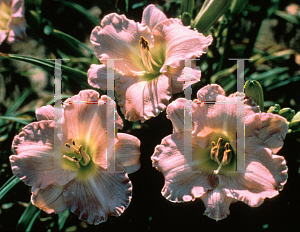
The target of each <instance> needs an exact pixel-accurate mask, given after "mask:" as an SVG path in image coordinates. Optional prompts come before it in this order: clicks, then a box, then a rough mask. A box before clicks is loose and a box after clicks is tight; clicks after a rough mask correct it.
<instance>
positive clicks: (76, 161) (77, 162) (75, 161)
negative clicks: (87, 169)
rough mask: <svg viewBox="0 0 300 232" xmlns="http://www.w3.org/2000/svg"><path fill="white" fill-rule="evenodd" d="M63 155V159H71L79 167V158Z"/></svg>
mask: <svg viewBox="0 0 300 232" xmlns="http://www.w3.org/2000/svg"><path fill="white" fill-rule="evenodd" d="M63 157H64V158H65V159H67V160H69V161H71V162H74V163H76V166H77V167H78V168H80V164H79V160H78V159H77V158H76V157H72V158H71V157H69V156H66V155H64V156H63Z"/></svg>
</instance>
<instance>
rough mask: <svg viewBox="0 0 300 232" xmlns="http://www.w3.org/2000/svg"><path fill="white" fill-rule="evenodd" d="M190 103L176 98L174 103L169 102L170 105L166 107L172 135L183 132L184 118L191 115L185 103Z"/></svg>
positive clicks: (190, 110)
mask: <svg viewBox="0 0 300 232" xmlns="http://www.w3.org/2000/svg"><path fill="white" fill-rule="evenodd" d="M188 101H189V102H190V103H192V101H191V100H186V99H185V98H178V99H176V100H175V101H173V102H171V104H169V105H168V107H167V110H166V112H167V118H168V119H170V120H171V122H172V125H173V128H174V133H175V132H180V131H184V130H185V126H184V117H185V115H186V117H187V115H190V116H191V114H192V109H191V108H190V109H189V108H187V107H186V105H187V102H188Z"/></svg>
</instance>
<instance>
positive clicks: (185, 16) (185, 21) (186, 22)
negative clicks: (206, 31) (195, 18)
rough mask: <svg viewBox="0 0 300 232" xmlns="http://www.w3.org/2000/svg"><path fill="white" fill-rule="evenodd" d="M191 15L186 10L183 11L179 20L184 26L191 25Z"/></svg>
mask: <svg viewBox="0 0 300 232" xmlns="http://www.w3.org/2000/svg"><path fill="white" fill-rule="evenodd" d="M191 19H192V17H191V15H190V14H189V13H187V12H183V13H182V15H181V22H182V24H183V25H184V26H190V25H191Z"/></svg>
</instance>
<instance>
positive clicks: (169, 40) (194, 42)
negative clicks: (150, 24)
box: [152, 19, 212, 73]
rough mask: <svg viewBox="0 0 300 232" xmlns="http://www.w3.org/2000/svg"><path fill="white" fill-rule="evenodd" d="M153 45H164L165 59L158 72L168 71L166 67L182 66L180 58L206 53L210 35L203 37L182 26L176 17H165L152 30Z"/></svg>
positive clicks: (210, 40)
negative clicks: (165, 18)
mask: <svg viewBox="0 0 300 232" xmlns="http://www.w3.org/2000/svg"><path fill="white" fill-rule="evenodd" d="M152 34H153V37H154V41H155V46H159V44H165V45H166V54H167V57H166V61H165V63H164V65H163V67H162V68H161V70H160V72H161V73H164V72H168V67H167V66H170V67H172V68H176V67H182V68H183V67H184V66H182V65H181V63H182V62H181V60H182V59H195V58H196V57H199V56H201V55H202V54H203V53H206V51H207V48H208V45H210V44H211V42H212V37H211V36H208V37H205V36H204V35H203V34H201V33H198V32H197V31H193V30H191V29H190V28H189V27H185V26H182V24H181V23H180V21H179V20H177V19H167V20H164V21H163V22H161V23H159V24H157V25H156V26H155V28H153V31H152Z"/></svg>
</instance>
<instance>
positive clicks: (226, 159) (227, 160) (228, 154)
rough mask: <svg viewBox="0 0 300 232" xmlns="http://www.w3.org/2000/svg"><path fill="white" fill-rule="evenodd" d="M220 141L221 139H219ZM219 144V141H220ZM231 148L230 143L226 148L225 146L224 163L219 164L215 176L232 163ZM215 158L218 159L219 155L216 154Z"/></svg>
mask: <svg viewBox="0 0 300 232" xmlns="http://www.w3.org/2000/svg"><path fill="white" fill-rule="evenodd" d="M219 140H220V139H219ZM218 142H219V141H218ZM229 147H230V144H229V143H226V144H225V146H224V152H223V157H222V161H221V162H220V161H219V160H218V161H219V162H217V163H218V164H219V167H218V169H217V170H214V174H216V175H217V174H218V173H219V171H220V170H221V168H222V166H226V165H227V164H229V163H230V161H231V158H232V152H231V150H230V149H229ZM218 151H219V149H218ZM215 157H217V159H218V154H215Z"/></svg>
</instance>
